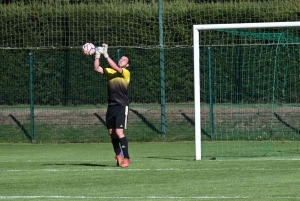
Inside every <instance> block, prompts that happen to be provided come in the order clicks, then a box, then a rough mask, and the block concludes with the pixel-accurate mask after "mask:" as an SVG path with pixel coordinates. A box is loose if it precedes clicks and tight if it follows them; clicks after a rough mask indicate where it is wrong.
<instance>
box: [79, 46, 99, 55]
mask: <svg viewBox="0 0 300 201" xmlns="http://www.w3.org/2000/svg"><path fill="white" fill-rule="evenodd" d="M82 51H83V53H84V54H86V55H93V54H94V53H95V51H96V49H95V45H93V43H86V44H84V45H83V46H82Z"/></svg>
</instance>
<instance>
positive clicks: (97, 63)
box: [94, 49, 104, 74]
mask: <svg viewBox="0 0 300 201" xmlns="http://www.w3.org/2000/svg"><path fill="white" fill-rule="evenodd" d="M102 53H103V49H100V50H96V54H95V61H94V70H95V71H96V72H98V73H101V74H104V71H103V68H102V67H101V66H100V56H101V54H102Z"/></svg>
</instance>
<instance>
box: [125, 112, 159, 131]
mask: <svg viewBox="0 0 300 201" xmlns="http://www.w3.org/2000/svg"><path fill="white" fill-rule="evenodd" d="M129 110H130V111H131V112H133V113H134V114H135V115H136V116H137V117H139V118H140V119H141V120H142V122H143V123H145V124H146V125H147V126H148V127H149V128H150V129H151V130H153V131H154V132H156V133H161V132H160V130H159V129H157V128H156V127H155V126H154V125H153V124H152V123H151V122H150V121H148V120H147V118H146V117H145V116H144V115H142V114H141V113H139V112H138V111H136V110H133V109H129Z"/></svg>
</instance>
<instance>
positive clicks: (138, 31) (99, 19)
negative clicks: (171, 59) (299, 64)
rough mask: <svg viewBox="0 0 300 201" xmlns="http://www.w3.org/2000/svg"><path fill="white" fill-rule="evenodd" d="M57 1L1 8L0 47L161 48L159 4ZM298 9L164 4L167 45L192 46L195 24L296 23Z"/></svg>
mask: <svg viewBox="0 0 300 201" xmlns="http://www.w3.org/2000/svg"><path fill="white" fill-rule="evenodd" d="M51 2H52V1H51ZM57 2H61V3H49V4H46V3H40V2H38V1H34V2H33V3H31V4H25V3H12V4H8V5H6V4H4V5H0V16H1V17H0V47H11V48H28V47H73V48H77V47H80V46H82V45H83V44H84V43H85V42H87V41H89V42H93V43H94V44H100V43H102V42H106V43H108V44H109V45H110V46H117V47H118V46H131V47H132V46H134V47H140V46H142V47H145V46H158V44H159V34H158V33H159V30H158V27H159V26H158V22H159V21H158V16H159V15H158V4H157V2H154V1H153V2H152V3H150V4H147V3H139V2H137V3H131V4H128V3H114V2H115V1H112V3H95V2H93V1H92V2H91V3H80V4H71V3H66V2H68V1H57ZM63 2H64V3H63ZM85 2H89V1H85ZM299 7H300V2H299V1H296V0H291V1H282V0H275V1H268V2H252V1H250V0H247V1H246V0H245V1H233V2H231V3H194V2H193V1H178V0H177V1H172V2H166V3H164V5H163V19H164V24H163V27H164V42H165V46H176V45H187V46H191V45H192V25H194V24H217V23H249V22H276V21H283V22H284V21H297V20H298V8H299Z"/></svg>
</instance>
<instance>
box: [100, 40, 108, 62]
mask: <svg viewBox="0 0 300 201" xmlns="http://www.w3.org/2000/svg"><path fill="white" fill-rule="evenodd" d="M102 47H103V55H104V57H105V58H106V59H107V57H109V55H108V54H107V49H108V45H107V44H105V43H103V44H102Z"/></svg>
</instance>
